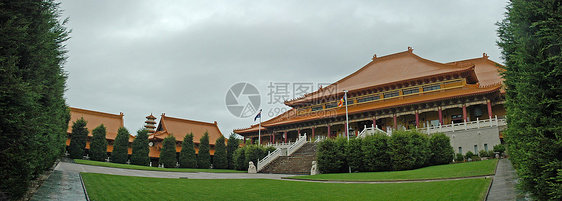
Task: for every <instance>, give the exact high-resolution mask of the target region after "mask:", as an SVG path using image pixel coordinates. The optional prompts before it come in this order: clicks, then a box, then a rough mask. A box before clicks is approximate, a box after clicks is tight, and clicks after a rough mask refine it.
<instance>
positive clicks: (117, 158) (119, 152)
mask: <svg viewBox="0 0 562 201" xmlns="http://www.w3.org/2000/svg"><path fill="white" fill-rule="evenodd" d="M128 158H129V131H128V130H127V129H126V128H125V127H121V128H119V130H117V137H115V142H113V151H112V152H111V162H114V163H122V164H125V163H127V159H128Z"/></svg>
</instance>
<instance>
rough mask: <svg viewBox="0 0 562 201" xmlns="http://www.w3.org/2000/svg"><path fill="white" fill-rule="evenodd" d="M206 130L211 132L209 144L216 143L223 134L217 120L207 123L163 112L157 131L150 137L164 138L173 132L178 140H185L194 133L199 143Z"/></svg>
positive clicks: (196, 141) (195, 139) (194, 138)
mask: <svg viewBox="0 0 562 201" xmlns="http://www.w3.org/2000/svg"><path fill="white" fill-rule="evenodd" d="M205 132H208V133H209V144H211V145H214V144H215V141H216V140H217V139H218V138H219V137H220V136H222V133H221V131H220V130H219V127H218V126H217V122H216V121H215V122H214V123H207V122H201V121H193V120H188V119H180V118H174V117H169V116H166V115H165V114H162V117H161V118H160V123H159V125H158V129H157V131H156V132H155V133H154V134H151V135H150V136H149V139H159V140H163V139H164V138H166V137H167V136H169V135H170V134H173V135H174V136H175V137H176V140H177V141H183V138H184V137H185V135H186V134H188V133H193V142H194V143H199V139H201V137H202V136H203V134H204V133H205Z"/></svg>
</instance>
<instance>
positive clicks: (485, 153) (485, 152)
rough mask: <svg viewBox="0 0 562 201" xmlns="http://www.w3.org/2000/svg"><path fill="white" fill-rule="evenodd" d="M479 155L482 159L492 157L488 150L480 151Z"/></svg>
mask: <svg viewBox="0 0 562 201" xmlns="http://www.w3.org/2000/svg"><path fill="white" fill-rule="evenodd" d="M478 155H480V157H490V156H489V155H488V152H487V151H486V150H480V151H479V152H478Z"/></svg>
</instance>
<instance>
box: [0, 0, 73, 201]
mask: <svg viewBox="0 0 562 201" xmlns="http://www.w3.org/2000/svg"><path fill="white" fill-rule="evenodd" d="M59 17H60V10H59V8H58V3H55V2H54V1H53V0H44V1H39V0H36V1H2V3H0V35H1V37H0V44H1V45H0V47H1V48H0V72H1V73H0V116H1V118H0V142H2V145H1V146H0V153H1V154H0V181H1V182H0V192H3V193H5V196H6V197H7V199H13V200H16V199H19V198H21V196H22V195H24V193H25V192H26V191H27V188H28V186H29V181H30V179H32V178H33V177H35V176H37V175H38V174H41V173H42V172H43V171H44V170H47V169H48V168H50V167H52V166H53V164H54V162H55V161H56V160H57V159H58V158H60V156H61V155H62V154H63V153H64V149H65V147H66V145H65V141H66V137H67V129H68V122H69V120H70V112H69V109H68V107H67V106H66V102H65V99H64V91H65V82H66V74H65V72H64V70H63V68H62V66H63V64H64V61H65V59H66V56H65V53H66V50H65V46H64V42H65V41H66V40H67V39H68V31H67V30H66V28H65V27H64V22H65V21H62V22H61V21H59ZM0 194H2V193H0ZM0 197H1V195H0Z"/></svg>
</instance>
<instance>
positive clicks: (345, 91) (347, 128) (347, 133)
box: [343, 90, 349, 142]
mask: <svg viewBox="0 0 562 201" xmlns="http://www.w3.org/2000/svg"><path fill="white" fill-rule="evenodd" d="M343 92H344V93H345V94H344V97H345V99H344V101H345V127H346V128H345V134H346V135H347V141H348V142H349V115H348V114H347V90H343Z"/></svg>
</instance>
